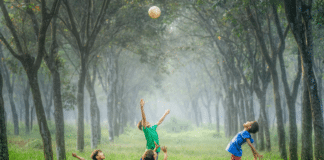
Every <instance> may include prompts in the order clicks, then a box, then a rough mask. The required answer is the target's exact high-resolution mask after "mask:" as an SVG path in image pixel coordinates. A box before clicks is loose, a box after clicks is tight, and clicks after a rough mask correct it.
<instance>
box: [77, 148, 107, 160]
mask: <svg viewBox="0 0 324 160" xmlns="http://www.w3.org/2000/svg"><path fill="white" fill-rule="evenodd" d="M72 156H73V157H75V158H78V159H79V160H85V159H84V158H82V157H79V156H78V155H76V154H75V153H72ZM90 158H91V159H92V160H103V159H105V155H104V154H103V153H102V151H101V150H94V151H93V152H92V154H91V156H90Z"/></svg>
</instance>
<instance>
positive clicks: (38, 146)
mask: <svg viewBox="0 0 324 160" xmlns="http://www.w3.org/2000/svg"><path fill="white" fill-rule="evenodd" d="M26 147H28V148H33V149H43V142H42V140H40V139H35V140H33V141H30V142H28V143H27V145H26Z"/></svg>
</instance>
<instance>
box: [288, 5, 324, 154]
mask: <svg viewBox="0 0 324 160" xmlns="http://www.w3.org/2000/svg"><path fill="white" fill-rule="evenodd" d="M312 5H313V0H308V1H300V0H298V1H294V0H284V8H285V14H286V17H287V20H288V24H289V26H290V28H291V31H292V33H293V35H294V38H295V40H296V42H297V46H298V49H299V51H300V53H301V61H302V71H303V77H304V78H305V79H306V82H307V88H308V91H309V99H310V104H311V108H312V109H311V111H312V118H313V126H314V134H315V144H314V148H315V149H314V155H315V159H323V157H324V137H323V135H324V122H323V116H322V111H321V104H320V100H319V98H318V90H317V82H316V78H315V75H314V72H313V65H312V61H313V59H314V56H312V55H313V52H312V50H313V35H312V23H311V21H312ZM298 8H299V9H298Z"/></svg>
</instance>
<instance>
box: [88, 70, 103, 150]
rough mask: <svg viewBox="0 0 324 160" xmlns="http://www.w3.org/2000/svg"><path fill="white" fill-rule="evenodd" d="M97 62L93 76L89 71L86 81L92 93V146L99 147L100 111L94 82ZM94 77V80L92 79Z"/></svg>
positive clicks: (93, 147)
mask: <svg viewBox="0 0 324 160" xmlns="http://www.w3.org/2000/svg"><path fill="white" fill-rule="evenodd" d="M95 65H96V64H94V69H93V76H92V77H90V74H89V73H88V75H87V79H86V80H87V82H86V86H87V90H88V92H89V95H90V115H91V117H90V120H91V121H90V123H91V148H92V149H95V148H97V145H98V142H99V140H98V139H99V133H98V131H99V127H100V126H99V122H98V117H99V115H98V114H100V113H99V112H98V104H97V97H96V93H95V90H94V82H95V79H96V66H95ZM91 79H92V80H91Z"/></svg>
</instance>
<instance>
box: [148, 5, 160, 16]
mask: <svg viewBox="0 0 324 160" xmlns="http://www.w3.org/2000/svg"><path fill="white" fill-rule="evenodd" d="M148 14H149V16H150V17H151V18H154V19H155V18H159V17H160V15H161V10H160V8H159V7H157V6H152V7H151V8H150V9H149V11H148Z"/></svg>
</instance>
